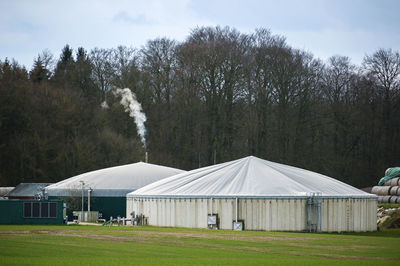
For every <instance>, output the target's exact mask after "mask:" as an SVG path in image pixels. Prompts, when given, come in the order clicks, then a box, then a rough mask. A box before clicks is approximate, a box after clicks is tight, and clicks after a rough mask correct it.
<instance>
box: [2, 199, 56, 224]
mask: <svg viewBox="0 0 400 266" xmlns="http://www.w3.org/2000/svg"><path fill="white" fill-rule="evenodd" d="M0 213H1V215H0V224H63V223H64V204H63V201H61V200H41V201H38V200H0Z"/></svg>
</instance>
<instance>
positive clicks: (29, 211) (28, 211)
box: [24, 202, 32, 217]
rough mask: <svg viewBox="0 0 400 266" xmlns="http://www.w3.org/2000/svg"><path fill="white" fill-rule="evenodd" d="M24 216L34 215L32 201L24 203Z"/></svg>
mask: <svg viewBox="0 0 400 266" xmlns="http://www.w3.org/2000/svg"><path fill="white" fill-rule="evenodd" d="M24 217H32V204H31V203H30V202H25V203H24Z"/></svg>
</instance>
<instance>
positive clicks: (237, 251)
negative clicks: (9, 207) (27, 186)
mask: <svg viewBox="0 0 400 266" xmlns="http://www.w3.org/2000/svg"><path fill="white" fill-rule="evenodd" d="M399 247H400V230H398V229H391V230H384V231H381V232H372V233H359V234H356V233H346V234H307V233H282V232H256V231H243V232H236V231H225V230H203V229H183V228H156V227H99V226H77V225H74V226H71V225H69V226H32V225H30V226H26V225H21V226H17V225H15V226H4V225H2V226H0V265H39V264H40V265H119V264H121V265H123V264H128V265H133V264H135V265H138V264H142V265H143V264H151V265H165V264H213V265H235V264H240V265H251V264H268V265H281V264H289V265H320V266H322V265H327V264H333V265H335V264H336V265H358V264H362V265H400V252H399Z"/></svg>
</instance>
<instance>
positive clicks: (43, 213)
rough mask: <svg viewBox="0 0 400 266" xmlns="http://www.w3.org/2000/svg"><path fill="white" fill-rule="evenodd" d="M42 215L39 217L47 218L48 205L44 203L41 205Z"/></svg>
mask: <svg viewBox="0 0 400 266" xmlns="http://www.w3.org/2000/svg"><path fill="white" fill-rule="evenodd" d="M41 205H42V213H41V215H40V217H49V204H47V202H46V203H42V204H41Z"/></svg>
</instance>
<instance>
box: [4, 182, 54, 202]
mask: <svg viewBox="0 0 400 266" xmlns="http://www.w3.org/2000/svg"><path fill="white" fill-rule="evenodd" d="M51 184H52V183H21V184H19V185H17V186H16V187H15V188H13V189H12V190H11V191H10V192H8V193H7V194H6V195H5V197H7V198H8V199H19V200H38V199H41V198H42V197H43V191H44V189H45V187H47V186H49V185H51Z"/></svg>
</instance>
